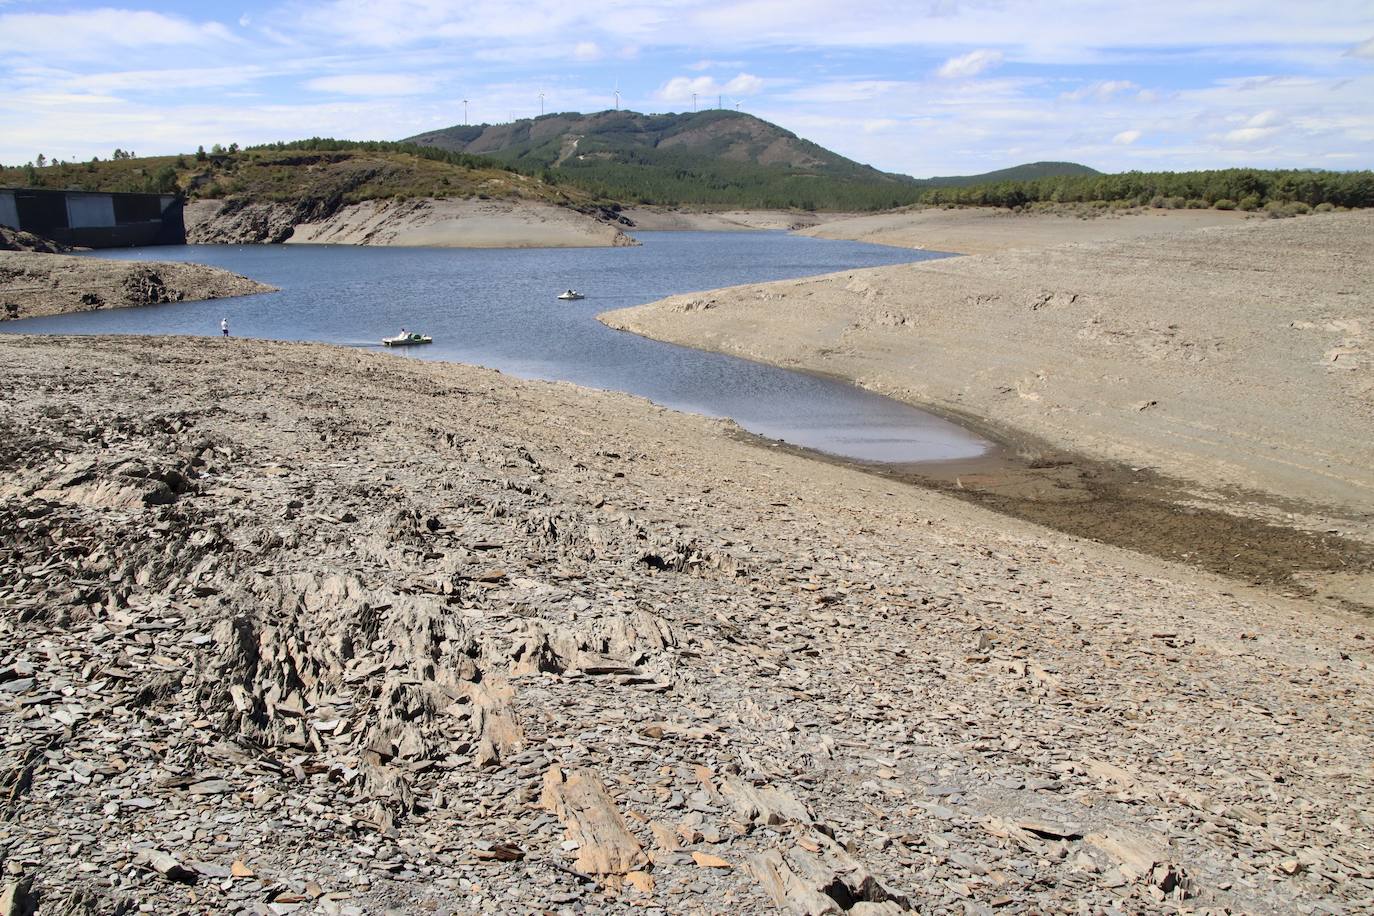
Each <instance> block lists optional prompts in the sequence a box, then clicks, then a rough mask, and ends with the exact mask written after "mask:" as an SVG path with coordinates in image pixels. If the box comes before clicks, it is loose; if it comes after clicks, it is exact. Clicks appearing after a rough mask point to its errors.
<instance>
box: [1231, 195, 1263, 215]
mask: <svg viewBox="0 0 1374 916" xmlns="http://www.w3.org/2000/svg"><path fill="white" fill-rule="evenodd" d="M1236 208H1237V209H1238V210H1245V211H1250V210H1258V209H1259V208H1260V199H1259V198H1258V197H1256V196H1255V195H1253V194H1251V195H1250V196H1249V197H1242V198H1241V199H1240V203H1238V204H1236Z"/></svg>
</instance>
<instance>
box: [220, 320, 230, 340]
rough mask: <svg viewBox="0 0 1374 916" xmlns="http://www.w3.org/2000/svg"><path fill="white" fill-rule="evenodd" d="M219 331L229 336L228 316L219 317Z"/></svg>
mask: <svg viewBox="0 0 1374 916" xmlns="http://www.w3.org/2000/svg"><path fill="white" fill-rule="evenodd" d="M219 332H220V333H221V334H223V335H224V336H225V337H228V336H229V319H228V318H221V319H220V320H219Z"/></svg>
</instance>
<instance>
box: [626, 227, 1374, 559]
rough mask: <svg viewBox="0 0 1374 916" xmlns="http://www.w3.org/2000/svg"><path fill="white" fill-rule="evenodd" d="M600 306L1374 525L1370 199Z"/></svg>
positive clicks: (699, 338)
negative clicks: (1309, 213) (1296, 215)
mask: <svg viewBox="0 0 1374 916" xmlns="http://www.w3.org/2000/svg"><path fill="white" fill-rule="evenodd" d="M1142 219H1144V217H1142ZM602 319H603V320H604V321H605V322H606V323H608V324H610V325H611V326H613V327H619V328H624V329H627V330H632V331H635V332H637V333H642V334H646V335H648V336H651V337H656V338H661V339H665V340H670V341H674V342H677V343H683V344H688V345H691V346H698V347H704V348H707V349H715V350H721V351H725V352H729V353H735V354H738V355H741V356H745V357H748V358H751V359H758V360H762V361H765V362H771V363H776V364H779V365H784V366H792V367H801V368H805V369H810V370H816V371H823V372H827V373H831V374H834V375H838V376H842V377H845V378H850V379H854V380H856V381H857V382H859V383H860V384H862V385H864V386H866V387H869V388H873V389H876V390H878V391H882V392H884V393H887V394H890V395H892V396H894V397H898V398H901V399H903V400H906V401H910V402H912V403H916V404H928V405H933V406H935V407H937V408H942V409H946V410H950V411H954V412H958V413H963V414H967V415H972V416H974V417H978V418H981V419H983V420H985V421H989V422H990V423H991V424H992V425H993V426H994V427H998V428H1001V429H1004V430H1012V431H1020V432H1023V433H1029V434H1031V435H1032V436H1034V437H1036V438H1038V439H1040V440H1044V441H1047V442H1048V443H1050V445H1051V446H1052V447H1062V448H1068V449H1072V450H1074V451H1076V452H1081V453H1086V454H1088V455H1092V456H1096V457H1099V458H1104V459H1109V460H1112V461H1117V462H1124V463H1127V464H1129V465H1130V466H1132V467H1147V468H1151V469H1154V470H1156V471H1158V472H1161V473H1163V474H1166V475H1169V476H1172V477H1176V478H1181V479H1183V480H1186V481H1192V482H1194V483H1195V484H1197V485H1198V486H1199V487H1200V488H1201V490H1203V491H1205V492H1209V493H1211V494H1212V495H1213V496H1219V495H1220V494H1222V493H1224V492H1225V491H1228V490H1229V489H1242V490H1249V491H1258V492H1259V493H1263V494H1268V495H1269V497H1271V498H1272V499H1273V500H1278V501H1282V500H1293V501H1296V502H1297V503H1304V504H1310V505H1314V506H1321V507H1324V508H1323V509H1320V510H1312V511H1313V512H1314V515H1313V516H1312V518H1310V519H1307V520H1305V521H1306V522H1308V523H1310V524H1312V525H1318V526H1322V525H1327V524H1331V525H1336V526H1338V527H1340V528H1341V529H1342V530H1344V531H1347V533H1351V534H1354V535H1357V536H1362V537H1364V538H1365V539H1366V540H1369V539H1374V532H1371V525H1370V520H1371V517H1372V516H1371V512H1374V471H1372V470H1371V469H1372V468H1374V439H1371V437H1370V435H1369V430H1370V429H1371V428H1374V427H1371V423H1372V422H1374V410H1372V409H1371V408H1372V405H1374V365H1371V360H1374V354H1372V353H1371V347H1370V343H1371V341H1370V331H1371V325H1372V324H1374V214H1368V213H1349V214H1329V215H1324V216H1317V217H1311V218H1303V219H1297V220H1282V221H1276V220H1263V221H1260V220H1256V221H1250V222H1245V223H1242V224H1239V225H1234V226H1226V227H1215V228H1210V229H1201V230H1192V231H1188V232H1183V233H1175V234H1172V235H1167V236H1154V237H1150V238H1148V239H1140V240H1136V241H1108V242H1096V243H1091V244H1077V245H1063V246H1059V247H1054V248H1048V249H1043V250H1038V251H1006V252H1002V253H999V254H993V255H987V256H974V257H967V258H952V259H948V260H941V261H934V262H925V263H920V264H914V265H908V266H900V267H891V268H878V269H874V270H868V271H858V272H852V273H846V274H837V275H832V276H827V277H819V278H811V279H804V280H796V281H788V282H781V283H771V284H763V285H756V286H747V287H739V288H736V289H730V290H723V291H717V292H714V293H710V294H703V295H694V296H679V297H675V298H672V299H667V300H664V301H662V302H658V303H655V304H652V305H648V306H643V307H640V308H635V309H626V310H622V311H618V312H611V313H608V314H606V315H604V316H602ZM1224 504H1226V505H1230V506H1234V505H1237V504H1236V503H1235V502H1234V500H1231V499H1230V498H1229V497H1226V498H1224ZM1271 508H1272V507H1271ZM1266 511H1270V510H1266ZM1291 511H1295V512H1299V513H1301V512H1303V511H1305V510H1303V509H1301V508H1299V507H1296V506H1294V507H1291Z"/></svg>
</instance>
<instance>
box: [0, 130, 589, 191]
mask: <svg viewBox="0 0 1374 916" xmlns="http://www.w3.org/2000/svg"><path fill="white" fill-rule="evenodd" d="M120 152H121V153H122V152H123V151H120ZM0 187H21V188H22V187H34V188H58V189H66V190H80V191H134V192H154V193H179V194H182V195H184V196H186V197H187V198H188V199H195V198H237V199H243V200H251V201H278V202H281V201H299V200H305V199H309V200H323V201H332V202H333V203H334V204H350V203H357V202H359V201H363V200H375V199H380V198H408V197H481V196H486V197H493V198H501V197H521V198H528V199H539V200H547V201H549V202H552V203H559V204H565V205H567V204H571V205H581V206H589V205H590V202H591V196H590V195H588V194H587V193H586V192H584V191H580V190H578V189H577V188H575V187H566V188H555V187H551V186H548V185H545V184H544V183H543V182H541V181H539V180H538V179H537V178H533V177H531V176H528V175H522V174H520V173H518V172H516V171H515V170H513V169H511V168H509V167H507V166H505V165H502V164H500V163H498V162H495V161H493V160H491V159H487V158H483V157H480V156H470V155H467V154H464V153H455V152H451V151H448V150H441V149H435V148H432V147H418V146H414V145H412V144H405V143H388V142H379V141H349V140H333V139H328V138H319V137H316V138H312V139H309V140H299V141H295V142H292V143H275V144H270V145H267V146H260V147H253V148H249V149H239V148H237V146H230V147H228V148H224V149H221V148H218V147H216V148H214V149H213V150H212V151H211V152H208V153H207V152H205V151H204V150H200V151H198V152H196V153H188V154H185V155H181V156H155V157H146V158H139V157H134V156H132V155H120V156H119V157H118V158H114V157H112V158H110V159H97V160H92V161H91V162H80V163H63V162H58V163H45V164H44V166H43V167H42V168H39V167H37V164H36V163H35V164H29V165H25V166H18V167H8V168H6V167H0Z"/></svg>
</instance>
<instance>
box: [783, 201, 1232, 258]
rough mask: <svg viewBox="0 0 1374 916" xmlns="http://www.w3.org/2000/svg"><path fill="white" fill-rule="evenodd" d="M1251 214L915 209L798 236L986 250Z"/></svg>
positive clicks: (1142, 232)
mask: <svg viewBox="0 0 1374 916" xmlns="http://www.w3.org/2000/svg"><path fill="white" fill-rule="evenodd" d="M1255 218H1257V217H1252V216H1251V215H1250V214H1246V213H1237V212H1235V211H1229V212H1228V211H1222V210H1154V209H1151V210H1144V211H1136V212H1127V213H1116V212H1106V213H1103V214H1101V215H1095V216H1089V215H1086V214H1072V213H1069V214H1055V213H1015V212H1012V211H1011V210H1003V209H999V208H996V207H977V208H973V207H968V208H958V209H948V210H946V209H935V208H918V209H910V210H896V211H892V212H889V213H873V214H865V215H857V216H841V217H839V218H836V219H827V220H825V221H824V222H822V223H821V224H820V225H818V226H815V227H813V228H810V229H804V230H802V231H801V234H802V235H809V236H812V237H814V238H818V239H844V240H848V241H852V242H869V243H872V244H874V245H894V246H897V247H899V248H923V249H926V250H929V251H950V252H957V253H959V254H990V253H992V252H994V251H1004V250H1006V249H1008V248H1044V247H1045V246H1047V245H1060V244H1064V243H1067V242H1099V241H1124V240H1126V239H1134V238H1140V237H1142V236H1147V235H1158V234H1160V233H1165V232H1178V231H1180V230H1183V229H1198V228H1202V227H1205V226H1231V225H1235V224H1236V223H1239V222H1243V221H1245V220H1248V219H1255Z"/></svg>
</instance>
